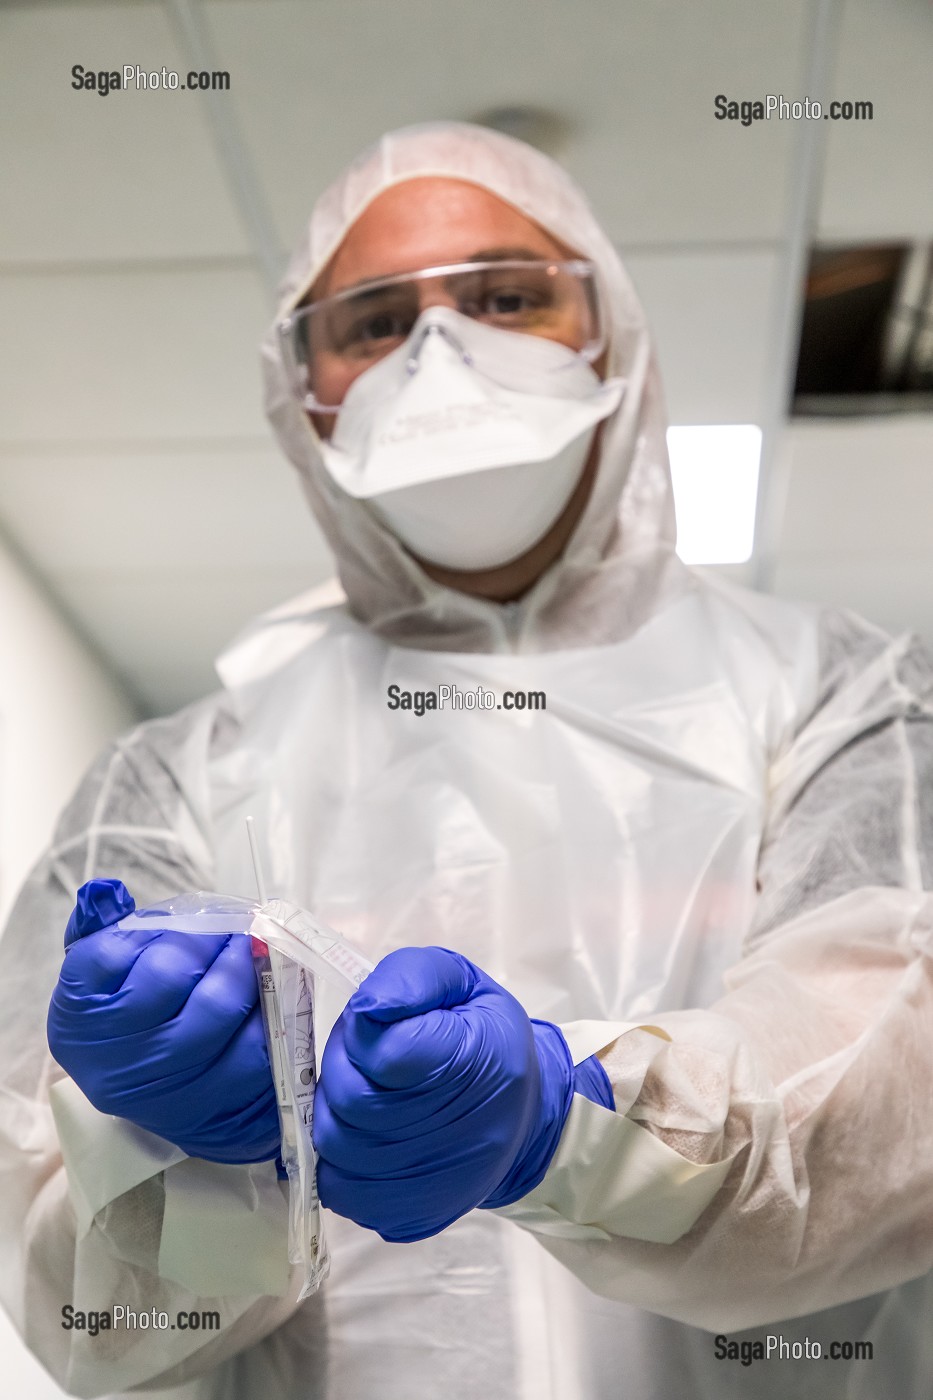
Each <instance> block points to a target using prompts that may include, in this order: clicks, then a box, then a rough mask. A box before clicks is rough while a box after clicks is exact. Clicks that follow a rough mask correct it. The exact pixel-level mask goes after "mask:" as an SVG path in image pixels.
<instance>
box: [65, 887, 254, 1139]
mask: <svg viewBox="0 0 933 1400" xmlns="http://www.w3.org/2000/svg"><path fill="white" fill-rule="evenodd" d="M135 907H136V906H135V904H134V902H133V898H132V896H131V895H130V894H129V893H128V892H127V890H126V888H125V887H124V886H123V885H122V884H121V883H120V881H119V880H91V881H90V882H89V883H88V884H86V885H83V886H82V887H81V889H80V890H79V891H78V897H77V904H76V906H75V909H74V911H73V912H72V914H71V917H70V918H69V920H68V927H67V930H66V933H65V948H66V951H65V961H64V964H63V966H62V970H61V973H60V975H59V979H58V985H57V986H56V988H55V991H54V993H53V995H52V1002H51V1005H50V1007H49V1017H48V1037H49V1046H50V1048H51V1051H52V1054H53V1055H54V1057H55V1059H56V1060H57V1061H58V1063H59V1064H60V1065H61V1066H62V1068H63V1069H65V1070H67V1072H68V1073H69V1074H70V1075H71V1077H72V1079H74V1080H75V1082H76V1083H77V1084H78V1085H79V1086H80V1088H81V1089H82V1090H83V1092H84V1094H85V1095H86V1096H87V1098H88V1099H90V1101H91V1103H92V1104H94V1106H95V1107H96V1108H98V1109H100V1111H101V1112H102V1113H113V1114H116V1115H117V1116H118V1117H120V1118H128V1119H129V1120H130V1122H132V1123H136V1124H138V1125H139V1127H141V1128H146V1129H148V1131H149V1132H151V1133H157V1134H158V1135H159V1136H160V1137H163V1138H167V1139H168V1141H169V1142H173V1143H175V1145H176V1146H177V1147H180V1148H181V1149H182V1151H183V1152H186V1153H187V1154H188V1155H189V1156H190V1157H206V1158H207V1159H208V1160H209V1161H212V1162H259V1161H262V1160H264V1159H265V1158H268V1157H274V1156H275V1155H276V1154H277V1152H278V1151H279V1141H280V1138H279V1119H278V1111H277V1108H276V1100H275V1088H274V1085H273V1082H272V1075H271V1073H270V1070H269V1058H268V1054H267V1051H266V1041H265V1034H264V1031H263V1025H262V1012H261V1010H260V1006H259V991H258V986H257V982H256V974H255V972H254V971H253V966H252V950H251V948H250V940H249V939H248V938H246V937H244V936H243V935H242V933H240V932H233V931H232V932H231V933H230V934H183V933H176V932H172V931H167V930H160V929H159V928H157V927H156V928H153V929H146V930H144V931H139V930H125V929H120V928H119V927H113V925H114V923H115V922H116V921H117V920H119V919H122V918H125V917H126V915H127V914H130V913H132V912H133V910H134V909H135Z"/></svg>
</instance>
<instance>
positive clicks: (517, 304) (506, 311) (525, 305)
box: [483, 288, 536, 316]
mask: <svg viewBox="0 0 933 1400" xmlns="http://www.w3.org/2000/svg"><path fill="white" fill-rule="evenodd" d="M484 300H485V305H484V307H483V310H484V312H485V314H486V315H487V316H519V315H521V314H522V313H523V312H527V311H530V310H532V308H533V307H534V306H535V305H536V301H535V299H534V297H532V296H530V295H529V293H528V292H527V291H519V290H518V289H517V288H516V289H513V290H510V289H508V288H501V289H500V290H498V291H495V292H489V293H488V295H487V296H486V297H485V299H484Z"/></svg>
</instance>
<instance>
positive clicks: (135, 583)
mask: <svg viewBox="0 0 933 1400" xmlns="http://www.w3.org/2000/svg"><path fill="white" fill-rule="evenodd" d="M326 576H327V575H326V574H320V575H319V576H318V577H317V578H315V577H313V576H312V572H311V570H310V569H305V568H301V567H294V566H293V567H286V568H282V567H269V568H267V569H258V568H240V567H238V566H237V565H236V564H235V563H232V564H230V565H229V566H228V567H227V568H226V569H220V568H206V569H198V568H196V567H193V568H190V569H181V568H173V569H171V570H162V569H137V570H133V571H132V572H129V571H123V570H119V569H110V568H108V567H107V566H106V564H104V565H102V566H101V567H100V568H99V569H97V570H82V571H81V572H77V571H75V572H70V571H68V572H66V573H64V574H62V576H61V580H60V581H61V585H62V596H63V597H64V599H65V602H66V604H67V606H68V607H69V608H70V609H71V610H72V612H73V613H74V614H75V615H76V616H78V617H81V618H83V619H90V620H91V621H90V625H89V626H88V628H87V632H88V635H89V636H91V637H92V638H93V640H94V641H95V642H96V643H97V645H98V647H99V648H100V649H101V651H102V652H104V654H105V655H108V656H110V657H112V658H115V659H116V663H117V667H118V670H119V672H120V674H121V676H123V677H124V678H125V680H126V682H127V684H128V686H129V687H130V689H131V691H132V693H133V694H134V695H135V696H136V697H138V698H139V699H141V700H142V701H143V703H144V704H145V705H147V706H148V707H149V708H151V709H152V710H154V711H156V710H157V711H164V710H171V709H174V708H175V707H176V706H177V705H181V704H185V703H187V701H189V700H191V699H193V698H194V697H195V696H198V695H203V694H206V693H207V692H208V691H209V690H212V689H216V687H217V684H218V682H217V678H216V676H215V674H214V671H213V660H214V658H215V657H216V656H217V655H218V653H219V652H221V651H222V650H223V649H224V648H225V647H226V646H227V644H228V643H229V642H230V641H231V640H232V639H233V637H234V636H235V635H236V634H237V633H238V632H239V631H240V630H241V629H242V628H243V627H245V626H246V624H247V623H248V622H250V621H251V620H252V619H253V618H255V617H256V615H257V614H258V613H261V612H264V611H266V610H267V609H269V608H272V607H274V606H275V605H276V604H278V603H281V602H283V601H284V600H285V599H287V598H291V597H293V596H294V595H295V594H297V593H301V592H303V591H304V590H305V589H307V588H308V587H310V586H311V585H312V584H314V583H316V582H320V581H321V580H322V579H323V578H324V577H326Z"/></svg>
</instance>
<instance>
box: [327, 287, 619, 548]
mask: <svg viewBox="0 0 933 1400" xmlns="http://www.w3.org/2000/svg"><path fill="white" fill-rule="evenodd" d="M623 390H624V383H623V381H622V380H621V379H612V380H607V381H605V382H603V381H601V380H600V379H599V377H598V376H597V375H596V374H595V373H594V371H593V370H592V369H591V367H590V366H589V365H588V364H587V362H586V361H585V360H584V359H583V357H582V356H581V355H579V354H578V353H577V352H576V351H575V350H572V349H570V348H568V347H567V346H565V345H560V344H558V343H556V342H555V341H552V340H545V339H543V338H541V337H537V336H532V335H524V334H517V333H516V332H514V331H504V330H499V329H497V328H495V327H491V326H486V325H483V324H481V323H480V322H478V321H474V320H471V319H470V318H469V317H467V316H463V315H461V314H460V313H459V312H457V311H453V310H449V309H448V308H446V307H431V308H429V309H428V310H427V311H425V312H424V313H423V314H422V315H421V316H420V317H419V318H418V321H417V323H416V324H415V326H414V328H413V329H412V332H411V335H410V336H409V337H408V339H407V340H406V342H405V344H404V345H401V346H400V347H399V348H398V349H397V350H395V351H393V352H392V354H390V355H387V356H386V358H385V359H384V360H380V361H379V362H378V364H375V365H373V366H372V368H371V369H368V370H366V371H365V373H363V374H361V375H360V377H359V378H358V379H356V380H354V382H353V383H352V384H351V386H350V388H349V390H348V391H347V395H346V398H345V399H344V402H343V405H342V407H341V409H340V412H339V414H338V416H337V422H336V425H335V428H334V434H333V437H332V438H331V439H330V441H329V442H324V443H322V450H323V455H324V462H325V465H326V466H327V469H328V471H329V472H330V474H331V476H332V477H333V478H334V480H335V481H336V482H337V484H338V486H340V487H341V489H342V490H344V491H346V492H347V493H348V495H351V496H355V497H356V498H357V499H359V500H363V501H366V502H367V504H368V506H369V508H370V509H371V510H372V512H373V514H374V515H375V516H376V518H377V519H378V520H380V521H381V522H382V523H383V524H384V525H386V526H387V528H388V529H390V530H391V531H392V533H393V534H394V535H396V537H397V538H398V539H399V540H401V542H402V544H404V545H405V547H406V548H407V549H409V550H410V551H411V553H412V554H415V555H416V556H418V557H419V558H421V559H425V560H427V561H428V562H430V563H433V564H438V565H441V566H442V567H445V568H449V569H461V570H467V569H469V570H473V569H489V568H495V567H497V566H499V565H501V564H506V563H509V562H510V561H511V560H513V559H517V558H518V557H519V556H520V555H522V554H524V553H525V552H526V551H527V550H529V549H530V548H531V547H532V545H534V544H536V543H537V541H538V540H539V539H541V538H542V536H543V535H545V534H546V533H547V531H548V530H549V529H550V527H551V526H552V525H553V524H554V522H555V521H556V520H557V518H558V516H559V515H560V514H561V512H562V511H563V509H564V507H565V506H566V504H567V502H568V501H569V499H570V497H571V495H572V494H573V490H574V488H575V486H576V485H577V482H578V481H579V479H580V474H581V472H582V470H583V466H584V464H585V462H586V459H587V456H588V454H589V450H590V446H591V443H592V440H593V434H594V433H595V431H596V428H597V426H598V424H599V423H600V422H601V421H602V420H603V419H604V418H606V417H608V415H609V414H610V413H612V412H613V411H614V409H615V408H616V407H617V406H618V404H619V402H620V400H621V398H622V393H623Z"/></svg>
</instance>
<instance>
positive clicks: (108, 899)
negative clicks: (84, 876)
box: [65, 880, 136, 948]
mask: <svg viewBox="0 0 933 1400" xmlns="http://www.w3.org/2000/svg"><path fill="white" fill-rule="evenodd" d="M135 908H136V901H135V900H134V899H133V896H132V895H131V894H130V892H129V890H128V889H127V888H126V886H125V885H124V883H123V881H122V880H88V881H87V882H86V883H85V884H83V885H82V886H81V888H80V889H79V890H78V893H77V896H76V898H75V907H74V909H73V910H72V912H71V916H70V917H69V919H68V923H67V924H66V926H65V947H66V948H67V947H69V946H70V945H71V944H72V943H74V942H75V941H76V940H77V939H79V938H84V936H85V935H86V934H88V933H97V932H98V931H99V930H100V929H102V928H106V927H107V925H108V924H115V923H116V922H117V920H118V919H125V918H126V916H127V914H132V913H133V911H134V910H135Z"/></svg>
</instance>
